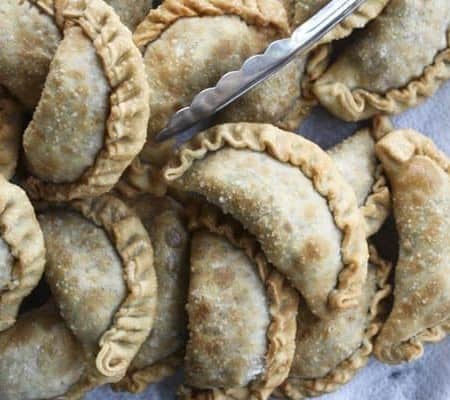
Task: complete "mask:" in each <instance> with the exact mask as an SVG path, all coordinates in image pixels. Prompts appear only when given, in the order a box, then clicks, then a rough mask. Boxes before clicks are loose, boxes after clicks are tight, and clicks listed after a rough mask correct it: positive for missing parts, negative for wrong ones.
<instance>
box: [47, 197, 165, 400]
mask: <svg viewBox="0 0 450 400" xmlns="http://www.w3.org/2000/svg"><path fill="white" fill-rule="evenodd" d="M54 207H55V209H57V208H58V206H55V205H53V206H52V205H49V204H40V205H39V210H40V211H41V212H43V211H46V210H51V209H53V208H54ZM62 207H63V208H64V210H68V211H70V210H72V211H76V212H77V213H79V214H81V216H82V217H84V218H86V219H87V220H88V221H91V222H92V223H93V224H94V225H96V226H97V227H99V228H102V229H103V230H104V231H105V232H106V235H107V237H108V238H109V240H110V241H111V243H112V245H113V246H114V248H115V250H116V251H117V253H118V255H119V257H120V260H121V263H122V267H123V279H124V282H125V285H126V290H127V294H126V297H125V299H124V300H123V301H122V303H121V305H120V307H119V308H118V309H117V310H115V312H114V317H113V319H112V321H111V326H110V327H109V329H108V330H107V331H105V332H104V333H103V334H102V335H101V338H100V340H99V342H98V352H96V354H93V352H92V349H91V347H90V344H89V343H85V342H84V340H83V339H82V337H81V336H80V334H79V332H78V328H77V327H76V326H70V328H71V329H72V331H73V332H74V334H75V336H76V337H77V338H78V340H80V342H81V344H82V346H83V348H84V350H85V351H84V352H85V356H86V360H87V361H86V363H87V370H86V372H85V374H84V376H83V378H82V379H81V380H80V381H79V382H78V383H77V384H75V385H74V386H73V387H72V388H71V389H70V391H69V392H68V393H67V394H66V396H67V397H68V398H70V399H72V398H78V397H81V396H82V395H83V394H84V393H85V392H86V391H88V390H90V389H92V388H94V387H95V386H98V385H100V384H104V383H110V382H117V381H119V380H120V379H122V378H123V377H124V375H125V373H126V371H127V369H128V367H129V365H130V363H131V361H132V360H133V358H134V357H135V356H136V354H137V352H138V351H139V349H140V347H141V345H142V343H143V342H144V341H145V339H146V338H147V336H148V334H149V332H150V330H151V328H152V326H153V323H154V316H155V312H156V297H157V286H156V276H155V271H154V267H153V248H152V244H151V242H150V240H149V238H148V234H147V232H146V230H145V228H144V227H143V226H142V223H141V222H140V221H139V219H138V218H137V217H136V215H135V214H134V213H133V212H132V211H131V210H130V209H129V208H128V207H126V206H125V204H124V203H123V202H122V201H120V200H119V199H117V198H115V197H113V196H111V195H103V196H101V197H98V198H95V199H86V200H75V201H72V202H70V203H65V204H63V205H62ZM49 283H50V285H51V287H52V291H53V292H54V294H55V299H56V300H57V303H58V305H59V306H60V307H61V312H62V314H63V316H64V311H65V310H64V308H67V309H68V308H70V307H72V306H71V302H76V301H77V300H76V296H75V297H73V296H69V297H68V298H64V294H65V293H66V292H67V291H65V290H64V288H61V287H58V282H54V284H52V282H51V281H49ZM63 307H64V308H63Z"/></svg>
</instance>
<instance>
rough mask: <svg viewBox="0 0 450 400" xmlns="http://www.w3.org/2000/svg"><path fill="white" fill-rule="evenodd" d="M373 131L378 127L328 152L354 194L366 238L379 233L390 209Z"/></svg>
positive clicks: (389, 199) (362, 132)
mask: <svg viewBox="0 0 450 400" xmlns="http://www.w3.org/2000/svg"><path fill="white" fill-rule="evenodd" d="M376 132H379V128H378V127H374V128H370V129H369V128H367V129H362V130H360V131H358V132H357V133H355V134H354V135H353V136H350V137H349V138H348V139H346V140H344V141H343V142H341V143H339V144H337V145H336V146H334V147H333V148H331V149H330V150H329V151H328V154H329V155H330V156H331V158H332V159H333V161H334V162H335V164H336V166H337V168H338V170H339V172H340V173H341V175H342V176H343V177H345V180H346V181H347V182H348V183H349V184H350V186H351V187H352V189H353V190H354V191H355V194H356V198H357V201H358V205H359V207H360V208H361V211H362V213H363V216H364V218H365V220H366V226H367V236H368V237H369V236H372V235H373V234H375V233H376V232H378V231H379V229H380V228H381V226H382V225H383V223H384V222H385V221H386V219H387V217H388V215H389V213H390V210H391V196H390V191H389V188H388V187H387V185H386V178H385V176H384V174H383V171H382V167H381V165H380V163H379V161H378V159H377V157H376V154H375V139H376V137H375V135H376Z"/></svg>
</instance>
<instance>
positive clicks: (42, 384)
mask: <svg viewBox="0 0 450 400" xmlns="http://www.w3.org/2000/svg"><path fill="white" fill-rule="evenodd" d="M84 370H85V365H84V359H83V356H82V352H81V348H80V345H79V344H78V342H77V340H76V339H75V337H74V336H73V335H72V333H71V332H70V330H69V329H68V328H67V327H66V325H65V323H64V321H63V320H62V319H61V317H60V316H59V315H58V310H57V308H56V306H55V305H54V304H52V303H49V304H47V305H45V306H44V307H41V308H40V309H37V310H33V311H31V312H29V313H27V314H25V315H23V316H21V317H20V318H19V320H18V321H17V324H16V325H14V326H13V327H12V328H10V329H8V330H7V331H5V332H2V333H0V398H1V399H2V400H43V399H53V398H55V397H57V396H61V395H64V394H65V393H66V392H67V391H68V390H69V389H70V387H71V386H72V385H73V384H75V383H76V382H77V381H78V380H79V379H80V378H81V376H82V375H83V372H84ZM58 398H59V397H58Z"/></svg>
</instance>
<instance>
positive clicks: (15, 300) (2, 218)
mask: <svg viewBox="0 0 450 400" xmlns="http://www.w3.org/2000/svg"><path fill="white" fill-rule="evenodd" d="M0 236H1V238H2V239H3V240H4V241H5V243H6V244H7V245H8V246H9V249H10V252H11V255H12V256H13V258H14V265H13V269H12V277H11V282H10V285H9V288H8V289H7V290H6V291H4V292H0V332H1V331H4V330H6V329H7V328H9V327H10V326H12V325H14V323H15V321H16V317H17V313H18V311H19V307H20V304H21V302H22V300H23V299H24V298H25V297H26V296H28V294H30V293H31V291H32V290H33V289H34V288H35V287H36V286H37V285H38V283H39V280H40V279H41V277H42V274H43V272H44V266H45V244H44V236H43V234H42V231H41V228H40V226H39V222H38V221H37V218H36V215H35V213H34V209H33V206H32V205H31V203H30V201H29V200H28V197H27V195H26V194H25V192H24V191H23V190H22V189H21V188H19V187H18V186H16V185H14V184H12V183H9V182H8V181H7V180H6V179H5V178H4V177H3V176H2V175H0Z"/></svg>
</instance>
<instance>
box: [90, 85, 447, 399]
mask: <svg viewBox="0 0 450 400" xmlns="http://www.w3.org/2000/svg"><path fill="white" fill-rule="evenodd" d="M449 105H450V83H447V84H446V85H444V86H443V87H442V88H441V89H440V90H439V91H438V93H436V95H435V96H433V97H432V98H431V99H429V100H427V101H426V102H425V103H423V104H422V105H420V106H419V107H416V108H415V109H412V110H409V111H407V112H405V113H404V114H402V115H399V116H397V117H395V118H393V120H394V123H395V125H396V127H399V128H414V129H417V130H419V131H421V132H422V133H425V134H427V135H428V136H430V137H431V138H432V139H433V140H434V141H435V142H436V143H437V144H438V146H439V147H440V148H441V150H443V151H444V152H445V153H447V154H448V155H450V110H449ZM359 126H364V124H359ZM357 128H358V125H356V124H347V123H344V122H342V121H339V120H337V119H335V118H333V117H331V116H330V115H329V114H328V113H327V112H325V111H324V110H322V109H316V110H315V111H314V112H313V114H312V115H311V116H310V117H309V118H308V119H307V120H306V121H305V122H304V123H303V125H302V127H301V129H300V130H299V132H300V133H301V134H302V135H303V136H305V137H307V138H309V139H311V140H313V141H314V142H316V143H318V144H319V145H321V146H322V147H324V148H328V147H330V146H332V145H334V144H335V143H338V142H339V141H341V140H342V139H344V138H346V137H347V136H349V135H351V134H352V133H353V132H354V131H355V130H356V129H357ZM449 262H450V260H449ZM180 375H181V374H179V375H178V376H177V377H175V378H172V379H169V380H167V381H165V382H163V383H161V384H158V385H154V386H153V387H151V388H149V390H148V391H147V392H146V393H143V394H141V395H129V394H122V393H120V394H118V393H114V392H112V391H111V390H110V389H109V388H107V387H105V388H100V389H97V390H95V391H94V392H92V393H90V394H89V395H87V396H86V400H107V399H108V400H144V399H145V400H173V399H175V395H174V393H175V391H176V387H177V385H178V384H179V382H180V380H181V376H180ZM320 399H323V400H450V338H449V339H447V340H444V341H443V342H441V343H439V344H435V345H428V346H427V347H426V352H425V355H424V357H423V358H421V359H420V360H418V361H416V362H414V363H411V364H409V365H402V366H397V367H388V366H385V365H383V364H381V363H379V362H377V361H376V360H371V361H370V363H369V365H368V366H367V367H366V368H365V369H364V370H362V371H361V372H360V373H359V374H358V375H357V376H356V377H355V378H354V379H353V380H352V381H351V382H350V383H349V384H347V385H346V386H344V387H343V388H342V389H341V390H339V391H338V392H336V393H333V394H330V395H327V396H323V397H321V398H320Z"/></svg>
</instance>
